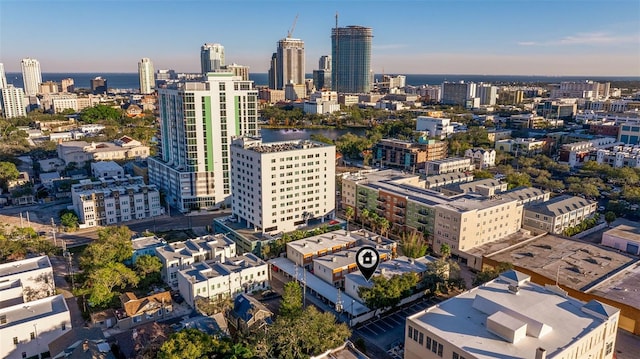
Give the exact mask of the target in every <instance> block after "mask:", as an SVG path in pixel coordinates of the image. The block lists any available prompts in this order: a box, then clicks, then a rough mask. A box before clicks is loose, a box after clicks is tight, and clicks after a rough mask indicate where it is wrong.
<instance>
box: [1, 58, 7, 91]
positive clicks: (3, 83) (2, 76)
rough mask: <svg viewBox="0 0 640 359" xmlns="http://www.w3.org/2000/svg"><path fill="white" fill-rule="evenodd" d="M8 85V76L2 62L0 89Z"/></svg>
mask: <svg viewBox="0 0 640 359" xmlns="http://www.w3.org/2000/svg"><path fill="white" fill-rule="evenodd" d="M5 87H7V76H6V74H5V73H4V64H3V63H0V89H3V88H5Z"/></svg>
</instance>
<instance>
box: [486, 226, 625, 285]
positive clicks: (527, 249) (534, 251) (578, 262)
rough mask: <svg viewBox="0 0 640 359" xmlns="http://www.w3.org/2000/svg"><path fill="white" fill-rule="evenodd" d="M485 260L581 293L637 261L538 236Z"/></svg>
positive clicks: (598, 248) (591, 246)
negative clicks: (509, 265)
mask: <svg viewBox="0 0 640 359" xmlns="http://www.w3.org/2000/svg"><path fill="white" fill-rule="evenodd" d="M489 258H491V259H493V260H497V261H500V262H510V263H513V265H515V266H519V267H522V268H526V269H529V270H532V271H535V272H536V273H538V274H540V275H543V276H545V277H547V278H551V279H553V278H556V276H557V278H558V282H559V283H560V284H562V285H566V286H567V287H570V288H573V289H578V290H583V291H584V290H586V289H588V288H589V287H591V286H593V285H595V284H597V283H598V282H600V281H602V280H605V279H606V278H608V277H609V276H610V275H611V274H612V273H614V272H616V271H618V270H620V269H621V268H623V267H625V266H627V265H629V264H631V263H633V262H635V261H637V259H634V258H633V257H631V256H627V255H624V254H622V253H619V252H618V251H616V250H612V249H607V248H606V247H602V246H598V245H594V244H590V243H585V242H580V241H575V240H571V239H567V238H561V237H557V236H554V235H545V236H542V237H540V238H537V239H534V240H533V241H531V242H527V243H525V244H523V245H521V246H516V247H513V248H511V249H508V250H506V251H504V252H501V253H498V254H495V255H491V256H489Z"/></svg>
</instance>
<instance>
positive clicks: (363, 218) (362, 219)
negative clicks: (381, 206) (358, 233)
mask: <svg viewBox="0 0 640 359" xmlns="http://www.w3.org/2000/svg"><path fill="white" fill-rule="evenodd" d="M370 213H371V212H369V210H368V209H366V208H365V209H363V210H362V212H360V222H361V223H362V229H364V223H365V222H366V221H367V220H368V219H369V216H370Z"/></svg>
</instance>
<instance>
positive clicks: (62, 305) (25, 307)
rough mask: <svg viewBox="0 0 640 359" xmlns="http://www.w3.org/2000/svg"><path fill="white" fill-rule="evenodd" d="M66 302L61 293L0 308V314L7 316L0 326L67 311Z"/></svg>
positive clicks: (39, 318) (3, 326) (8, 325)
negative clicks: (4, 322) (5, 321)
mask: <svg viewBox="0 0 640 359" xmlns="http://www.w3.org/2000/svg"><path fill="white" fill-rule="evenodd" d="M68 311H69V308H67V303H66V302H65V301H64V297H63V296H62V294H59V295H56V296H53V297H46V298H42V299H38V300H34V301H31V302H28V303H20V304H16V305H13V306H10V307H6V308H2V309H0V315H3V316H6V317H7V323H6V324H0V328H5V327H10V326H13V325H17V324H21V323H25V322H29V321H32V320H42V318H46V317H48V316H52V315H56V314H60V313H64V312H68Z"/></svg>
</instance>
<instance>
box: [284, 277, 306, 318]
mask: <svg viewBox="0 0 640 359" xmlns="http://www.w3.org/2000/svg"><path fill="white" fill-rule="evenodd" d="M300 313H302V288H300V285H299V284H298V283H297V282H293V281H292V282H288V283H287V284H285V285H284V294H283V295H282V301H281V303H280V315H281V316H285V317H296V316H298V315H300Z"/></svg>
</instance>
